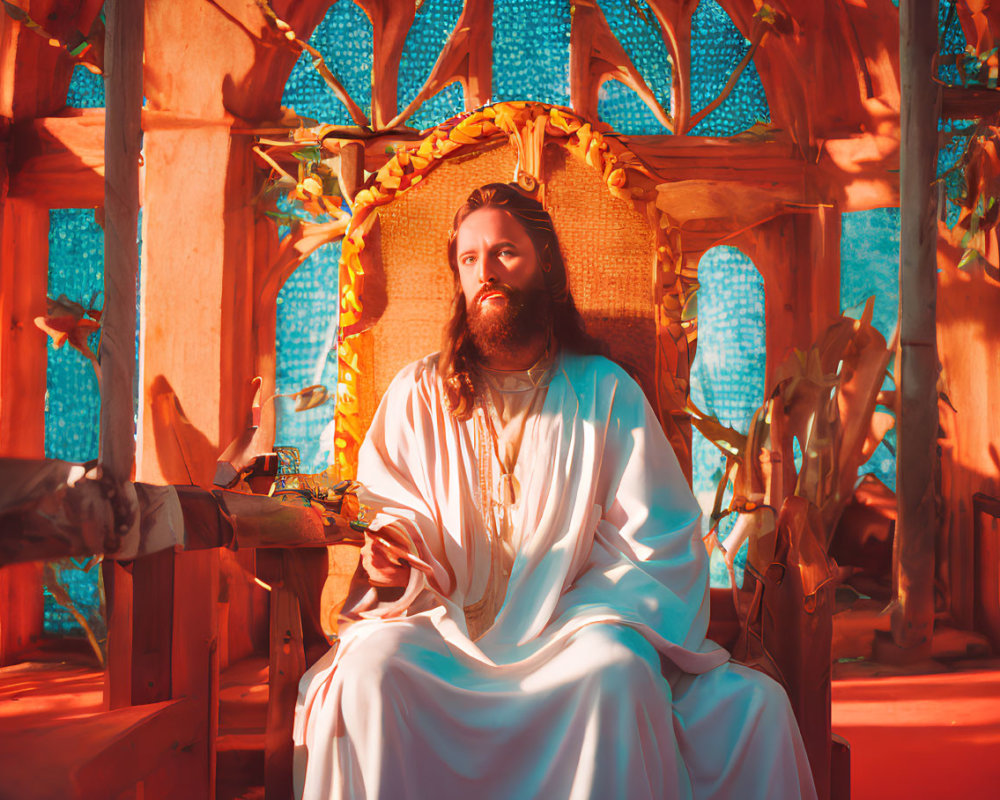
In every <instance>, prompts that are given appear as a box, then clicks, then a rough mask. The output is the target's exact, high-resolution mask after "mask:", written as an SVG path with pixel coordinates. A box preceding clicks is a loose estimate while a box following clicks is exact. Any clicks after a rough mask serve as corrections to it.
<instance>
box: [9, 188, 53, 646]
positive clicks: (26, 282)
mask: <svg viewBox="0 0 1000 800" xmlns="http://www.w3.org/2000/svg"><path fill="white" fill-rule="evenodd" d="M48 224H49V220H48V211H47V210H46V209H43V208H40V207H38V206H36V205H34V204H31V203H26V202H23V201H18V200H11V199H9V198H7V199H5V200H3V201H2V202H0V455H3V456H21V457H25V458H39V457H41V456H42V455H44V442H45V365H46V345H45V334H43V333H42V332H41V331H40V330H39V329H38V328H37V327H36V326H35V324H34V321H33V320H34V317H35V316H38V315H41V314H44V313H45V295H46V288H47V275H48ZM43 607H44V606H43V599H42V576H41V571H40V566H39V565H34V564H24V565H20V566H16V567H7V568H4V569H0V665H4V664H10V663H12V662H13V661H14V659H16V658H17V656H18V654H19V653H20V652H22V651H24V650H25V649H27V648H28V647H30V646H31V644H32V643H34V642H35V641H37V640H38V639H39V638H41V636H42V629H43V623H44V617H43Z"/></svg>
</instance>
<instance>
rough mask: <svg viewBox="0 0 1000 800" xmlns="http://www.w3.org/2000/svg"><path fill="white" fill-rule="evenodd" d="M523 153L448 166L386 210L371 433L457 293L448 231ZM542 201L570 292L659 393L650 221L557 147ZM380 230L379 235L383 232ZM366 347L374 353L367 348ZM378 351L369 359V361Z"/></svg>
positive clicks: (433, 346) (436, 344) (486, 154)
mask: <svg viewBox="0 0 1000 800" xmlns="http://www.w3.org/2000/svg"><path fill="white" fill-rule="evenodd" d="M516 165H517V153H516V151H515V150H514V148H513V147H512V146H511V145H509V144H504V145H502V146H500V147H494V148H492V149H488V150H481V151H479V152H476V153H474V154H472V155H467V156H462V157H456V158H453V159H450V160H448V161H446V162H444V163H442V164H441V165H440V166H439V167H438V168H437V169H436V170H435V171H434V172H432V173H430V174H429V175H428V176H427V178H425V179H424V180H423V181H421V183H419V184H418V185H416V186H414V187H413V188H412V189H410V190H409V191H407V192H405V193H403V194H401V195H399V196H398V197H397V199H396V200H394V201H393V202H391V203H389V204H388V205H386V206H383V207H382V208H381V209H379V211H378V213H379V223H380V224H379V227H378V228H376V229H374V230H373V235H377V236H380V242H379V244H380V247H381V253H382V265H383V269H384V275H385V281H386V296H387V305H386V309H385V312H384V313H383V315H382V317H381V318H380V319H379V321H378V323H377V324H376V325H375V326H374V328H373V329H372V330H371V331H370V332H369V334H365V335H366V336H367V335H370V336H371V345H370V346H371V349H370V351H368V353H364V352H363V353H362V359H363V363H362V369H361V375H362V380H363V381H365V382H367V383H368V386H366V387H365V391H363V392H362V396H363V397H365V396H367V398H371V399H370V400H367V398H366V400H367V402H366V401H363V402H362V403H361V417H362V419H361V423H362V426H363V428H364V429H367V427H368V424H369V422H370V420H371V416H372V413H373V412H374V407H373V403H374V402H377V398H379V397H381V395H382V393H383V392H384V391H385V389H386V387H387V386H388V384H389V382H390V381H391V380H392V378H393V376H394V375H395V374H396V373H397V372H398V371H399V370H400V369H401V368H402V367H404V366H405V365H406V364H408V363H410V362H412V361H414V360H416V359H418V358H421V357H422V356H425V355H427V354H428V353H432V352H435V351H437V350H439V349H440V347H441V336H442V331H443V329H444V325H445V323H446V322H447V319H448V314H449V309H450V303H451V299H452V295H453V292H454V286H453V282H452V277H451V271H450V270H449V268H448V260H447V241H448V231H449V229H450V226H451V221H452V218H453V216H454V213H455V211H456V209H458V207H459V206H460V205H461V204H462V203H463V202H464V201H465V198H466V197H467V196H468V195H469V193H470V192H471V191H472V190H473V189H475V188H476V187H478V186H482V185H483V184H486V183H491V182H507V181H510V180H512V179H513V176H514V171H515V167H516ZM545 169H546V175H545V176H544V178H545V181H546V187H545V196H544V202H545V205H546V207H547V208H548V210H549V212H550V213H551V214H552V218H553V221H554V223H555V227H556V232H557V234H558V235H559V240H560V243H561V245H562V250H563V256H564V258H565V260H566V265H567V270H568V273H569V285H570V290H571V291H572V293H573V296H574V298H575V300H576V303H577V306H578V307H579V309H580V311H581V313H582V314H583V316H584V319H585V321H586V324H587V330H588V331H589V332H590V333H591V334H592V335H594V336H597V337H598V338H600V339H601V340H602V341H604V342H606V343H607V344H608V345H609V347H610V351H611V355H612V357H613V358H615V359H616V360H617V361H619V363H621V364H622V365H623V366H625V367H626V368H627V369H629V370H630V371H631V372H633V374H636V376H637V377H638V378H639V379H640V382H641V383H643V384H644V387H645V388H646V390H647V393H650V391H651V390H652V374H653V367H652V365H653V363H654V353H655V346H656V325H655V314H654V290H653V286H654V277H655V272H654V270H655V251H654V237H653V232H652V231H651V230H650V228H649V225H648V224H647V222H646V220H645V219H644V218H643V217H642V216H640V215H639V214H638V213H637V212H636V211H635V210H634V209H633V208H632V207H630V206H629V205H627V204H626V203H624V202H622V201H621V200H618V199H617V198H614V197H612V196H611V195H610V194H609V193H608V190H607V188H606V186H605V185H604V182H603V179H602V177H601V175H600V174H599V173H598V172H597V171H596V170H594V169H593V168H592V167H590V166H589V165H587V164H585V163H584V162H582V161H580V160H578V159H576V158H575V157H573V156H571V155H569V154H568V153H567V152H566V151H565V150H563V149H562V148H561V147H559V146H558V145H554V144H553V145H549V146H548V148H547V150H546V154H545ZM376 231H377V233H376ZM365 349H367V348H365ZM369 353H370V355H369Z"/></svg>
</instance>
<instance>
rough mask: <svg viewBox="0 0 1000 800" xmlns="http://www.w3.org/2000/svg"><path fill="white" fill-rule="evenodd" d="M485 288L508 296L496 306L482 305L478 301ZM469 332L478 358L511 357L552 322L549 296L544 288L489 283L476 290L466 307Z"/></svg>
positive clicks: (545, 330) (541, 334)
mask: <svg viewBox="0 0 1000 800" xmlns="http://www.w3.org/2000/svg"><path fill="white" fill-rule="evenodd" d="M488 292H500V293H501V294H503V295H504V296H505V297H506V298H507V302H506V303H503V304H502V305H501V306H500V307H499V308H493V307H490V306H492V305H493V304H492V303H490V304H489V306H488V307H487V308H485V309H484V308H483V306H482V304H481V303H480V302H479V301H480V300H481V299H482V296H483V295H484V294H486V293H488ZM468 326H469V335H470V336H471V337H472V344H473V345H474V346H475V348H476V352H477V353H478V354H479V356H480V358H495V357H510V356H515V355H517V354H519V353H520V352H521V351H522V350H524V348H525V347H527V346H528V345H530V344H532V343H533V342H535V341H537V340H538V338H539V337H543V336H547V335H548V333H549V330H550V328H551V326H552V298H551V297H550V296H549V292H548V290H547V289H514V288H513V287H510V286H507V285H506V284H502V283H491V284H487V285H486V286H484V287H483V288H482V289H480V290H479V292H478V293H477V294H476V296H475V298H474V299H473V302H472V308H470V309H469V311H468Z"/></svg>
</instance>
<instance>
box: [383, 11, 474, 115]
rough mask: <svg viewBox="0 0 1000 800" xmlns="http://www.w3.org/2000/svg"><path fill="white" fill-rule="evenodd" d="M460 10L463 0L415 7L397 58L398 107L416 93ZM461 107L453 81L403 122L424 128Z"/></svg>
mask: <svg viewBox="0 0 1000 800" xmlns="http://www.w3.org/2000/svg"><path fill="white" fill-rule="evenodd" d="M461 11H462V0H424V3H423V5H421V6H420V8H418V9H417V13H416V16H415V17H414V20H413V25H412V26H411V27H410V32H409V33H408V34H407V36H406V43H405V44H404V45H403V54H402V56H401V58H400V60H399V88H398V91H397V97H398V98H399V109H400V110H403V109H404V108H406V105H407V104H408V103H409V102H410V101H412V100H413V98H414V97H416V96H417V92H419V91H420V89H421V88H422V87H423V85H424V83H425V82H426V81H427V78H428V77H430V74H431V68H432V67H433V66H434V62H435V61H437V57H438V55H440V53H441V49H442V48H443V47H444V44H445V42H446V41H447V39H448V36H449V35H450V34H451V32H452V30H454V28H455V23H456V22H458V16H459V14H460V13H461ZM464 110H465V99H464V97H463V95H462V87H461V84H459V83H452V84H449V85H448V86H446V87H444V89H443V90H442V91H440V92H438V93H437V94H436V95H434V96H433V97H431V98H429V99H428V100H425V101H424V102H423V103H422V104H421V106H420V108H419V109H418V110H417V112H416V114H414V115H413V116H412V117H410V119H409V120H408V121H407V123H406V124H407V125H409V126H411V127H414V128H420V129H421V130H424V129H427V128H432V127H434V126H435V125H437V124H438V123H441V122H444V121H445V120H446V119H449V118H451V117H453V116H455V115H456V114H460V113H461V112H462V111H464Z"/></svg>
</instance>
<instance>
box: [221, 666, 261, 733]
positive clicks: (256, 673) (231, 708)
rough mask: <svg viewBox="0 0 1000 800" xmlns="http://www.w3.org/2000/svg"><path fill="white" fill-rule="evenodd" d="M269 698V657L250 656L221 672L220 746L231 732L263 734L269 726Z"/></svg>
mask: <svg viewBox="0 0 1000 800" xmlns="http://www.w3.org/2000/svg"><path fill="white" fill-rule="evenodd" d="M267 697H268V690H267V658H266V657H264V656H249V657H248V658H244V659H242V660H240V661H237V662H236V663H234V664H231V665H230V666H229V667H228V668H227V669H225V670H224V671H223V672H222V674H221V675H220V676H219V747H220V749H222V743H223V741H225V740H226V737H227V736H230V735H236V736H244V735H247V734H251V733H259V734H260V735H261V737H263V735H264V730H265V728H266V726H267ZM261 741H262V742H263V739H261ZM261 749H263V744H261Z"/></svg>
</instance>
